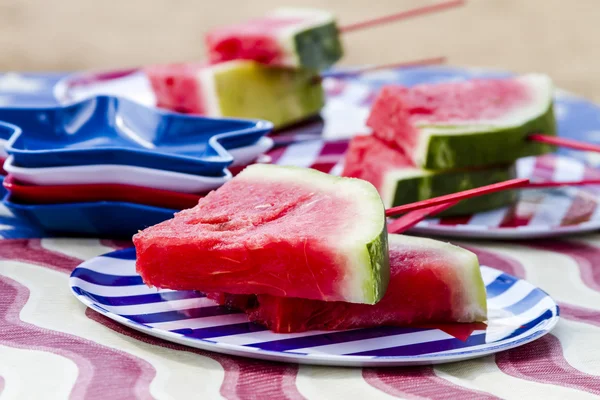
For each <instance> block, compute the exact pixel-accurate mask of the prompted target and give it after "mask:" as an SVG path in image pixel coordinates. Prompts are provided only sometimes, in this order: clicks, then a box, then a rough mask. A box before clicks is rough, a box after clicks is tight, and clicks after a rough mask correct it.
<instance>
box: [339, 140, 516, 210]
mask: <svg viewBox="0 0 600 400" xmlns="http://www.w3.org/2000/svg"><path fill="white" fill-rule="evenodd" d="M342 175H343V176H347V177H353V178H360V179H364V180H366V181H369V182H371V183H372V184H373V185H374V186H375V187H376V188H377V190H378V191H379V194H380V195H381V198H382V200H383V204H384V205H385V206H386V208H388V207H394V206H399V205H403V204H408V203H413V202H415V201H419V200H425V199H429V198H431V197H437V196H442V195H445V194H450V193H455V192H459V191H461V190H468V189H473V188H476V187H480V186H485V185H491V184H493V183H497V182H502V181H505V180H508V179H513V178H515V177H516V168H515V166H514V164H511V165H500V166H492V167H487V168H477V169H471V170H439V171H433V170H426V169H422V168H419V167H416V166H415V165H414V162H413V161H412V160H411V159H410V158H409V157H408V156H406V155H405V154H404V153H403V152H402V151H399V150H398V149H394V148H392V147H391V146H389V145H387V144H386V143H385V142H383V141H382V140H380V139H378V138H377V137H375V136H356V137H354V138H353V139H352V140H351V141H350V145H349V146H348V150H347V152H346V158H345V161H344V171H343V172H342ZM516 199H517V193H516V192H515V191H512V190H508V191H507V190H505V191H502V192H497V193H492V194H488V195H485V196H480V197H474V198H472V199H467V200H463V201H461V202H460V203H459V204H457V205H456V206H454V207H452V208H450V209H449V210H447V211H445V212H443V213H441V214H440V216H455V215H464V214H473V213H477V212H482V211H488V210H492V209H494V208H498V207H502V206H506V205H509V204H512V203H514V202H515V201H516Z"/></svg>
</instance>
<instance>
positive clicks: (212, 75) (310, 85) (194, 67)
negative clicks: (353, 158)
mask: <svg viewBox="0 0 600 400" xmlns="http://www.w3.org/2000/svg"><path fill="white" fill-rule="evenodd" d="M145 72H146V75H147V76H148V78H149V80H150V83H151V86H152V90H153V91H154V94H155V96H156V100H157V105H158V106H159V107H163V108H166V109H169V110H173V111H178V112H184V113H192V114H202V115H207V116H210V117H237V118H257V119H265V120H269V121H271V122H273V124H274V125H275V126H276V127H281V126H285V125H288V124H293V123H295V122H298V121H300V120H303V119H305V118H308V117H311V116H313V115H316V114H318V113H319V111H320V110H321V108H322V107H323V104H324V101H325V100H324V94H323V88H322V87H321V84H320V83H319V81H318V79H316V78H317V77H316V75H315V74H314V73H312V72H310V71H309V70H307V69H296V70H291V69H287V68H270V67H264V66H262V65H261V64H259V63H257V62H254V61H230V62H226V63H221V64H217V65H203V64H194V63H191V64H171V65H157V66H152V67H148V68H146V69H145Z"/></svg>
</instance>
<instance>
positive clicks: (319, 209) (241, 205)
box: [133, 164, 389, 304]
mask: <svg viewBox="0 0 600 400" xmlns="http://www.w3.org/2000/svg"><path fill="white" fill-rule="evenodd" d="M334 211H335V212H334ZM133 241H134V244H135V247H136V252H137V263H136V266H137V271H138V273H139V274H140V275H141V276H142V278H143V280H144V282H145V283H146V284H148V285H151V286H155V287H160V288H169V289H175V290H199V291H204V292H228V293H234V294H272V295H277V296H289V297H302V298H308V299H318V300H327V301H336V300H339V301H347V302H353V303H366V304H374V303H376V302H377V301H379V300H380V299H381V297H382V296H383V294H384V293H385V289H386V287H387V282H388V278H389V265H388V251H387V233H386V223H385V212H384V208H383V204H382V203H381V199H380V197H379V195H378V193H377V191H376V190H375V188H374V187H373V186H372V185H371V184H370V183H368V182H366V181H363V180H359V179H351V178H340V177H335V176H332V175H328V174H324V173H321V172H318V171H315V170H311V169H307V168H297V167H281V166H275V165H261V164H255V165H252V166H249V167H247V168H246V169H245V170H243V171H242V172H241V173H240V174H239V175H237V176H236V177H235V178H233V179H232V180H231V181H229V182H227V183H226V184H225V185H223V186H222V187H221V188H219V189H218V190H216V191H214V192H211V193H209V194H208V195H207V196H206V197H204V198H203V199H201V200H200V202H199V203H198V205H197V206H196V207H194V208H191V209H189V210H184V211H182V212H179V213H177V214H176V215H175V217H174V218H173V219H171V220H168V221H165V222H162V223H160V224H158V225H155V226H152V227H150V228H147V229H145V230H144V231H142V232H140V233H138V234H136V235H135V236H134V237H133Z"/></svg>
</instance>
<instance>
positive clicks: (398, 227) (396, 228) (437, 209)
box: [388, 201, 458, 233]
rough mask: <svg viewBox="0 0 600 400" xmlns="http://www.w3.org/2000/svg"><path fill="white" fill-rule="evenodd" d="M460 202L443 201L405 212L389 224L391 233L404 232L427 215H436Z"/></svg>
mask: <svg viewBox="0 0 600 400" xmlns="http://www.w3.org/2000/svg"><path fill="white" fill-rule="evenodd" d="M456 204H458V201H450V202H448V203H442V204H439V205H437V206H433V207H427V208H422V209H420V210H414V211H411V212H409V213H407V214H404V215H403V216H401V217H400V218H397V219H395V220H394V221H392V222H391V223H390V224H389V225H388V232H389V233H402V232H406V231H407V230H409V229H410V228H412V227H413V226H415V225H417V224H418V223H419V222H421V221H422V220H424V219H425V218H427V217H430V216H433V215H436V214H439V213H441V212H442V211H445V210H447V209H449V208H450V207H452V206H455V205H456Z"/></svg>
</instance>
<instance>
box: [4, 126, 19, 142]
mask: <svg viewBox="0 0 600 400" xmlns="http://www.w3.org/2000/svg"><path fill="white" fill-rule="evenodd" d="M17 132H20V129H19V127H17V126H16V125H13V124H8V123H6V122H0V140H6V141H8V140H9V139H10V138H11V136H12V135H14V134H15V133H17Z"/></svg>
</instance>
